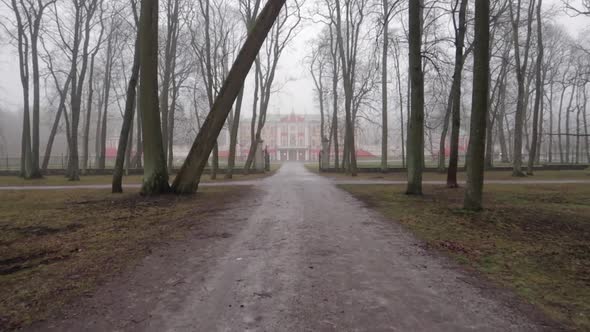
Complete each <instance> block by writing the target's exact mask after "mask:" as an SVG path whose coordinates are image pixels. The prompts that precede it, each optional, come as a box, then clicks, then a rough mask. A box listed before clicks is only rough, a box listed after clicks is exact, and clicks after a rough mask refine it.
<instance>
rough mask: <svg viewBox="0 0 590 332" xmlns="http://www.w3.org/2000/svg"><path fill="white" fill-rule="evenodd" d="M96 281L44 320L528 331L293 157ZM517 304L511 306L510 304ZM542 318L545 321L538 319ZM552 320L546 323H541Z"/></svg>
mask: <svg viewBox="0 0 590 332" xmlns="http://www.w3.org/2000/svg"><path fill="white" fill-rule="evenodd" d="M255 188H256V189H254V191H255V195H254V196H253V197H252V198H249V199H246V201H243V202H236V204H235V206H234V207H232V208H231V209H230V210H229V211H225V212H222V213H220V215H219V218H217V220H215V221H212V222H209V223H207V224H206V225H203V226H202V227H201V228H200V229H197V230H195V234H194V236H192V237H191V238H190V239H189V240H187V241H183V242H181V243H171V244H170V246H169V247H166V248H162V249H161V250H159V251H158V252H156V251H155V252H154V253H153V254H152V255H150V256H149V257H147V258H146V259H145V260H144V261H143V262H142V263H141V264H140V265H139V266H138V267H136V268H135V269H133V271H132V272H129V273H126V274H124V275H121V276H119V277H117V278H116V279H115V280H113V281H112V282H111V283H109V284H108V285H104V286H103V287H102V288H101V289H100V290H99V291H98V292H97V294H96V295H94V296H93V297H92V298H88V299H84V300H82V301H81V302H80V303H79V304H77V305H76V306H75V308H73V309H71V310H70V311H69V312H68V313H67V314H66V315H67V317H66V318H65V319H64V320H60V321H54V322H48V323H44V324H41V325H37V326H35V327H34V329H36V330H55V331H64V330H66V331H82V330H84V331H112V330H124V331H246V330H247V331H536V330H542V329H543V327H542V326H541V325H540V324H539V323H538V321H537V319H536V318H532V317H533V315H532V314H531V313H526V314H525V313H523V312H522V310H520V309H521V305H520V304H519V303H518V301H517V300H514V298H513V297H512V296H510V295H506V294H504V292H502V291H498V290H494V289H493V288H490V287H485V286H484V284H483V283H482V282H479V281H477V279H475V278H474V277H473V276H470V275H468V274H467V273H464V272H461V270H460V269H458V268H456V267H455V266H454V264H452V263H450V262H448V261H447V260H446V259H445V258H442V257H438V256H436V255H432V254H429V253H427V252H426V251H425V250H424V249H422V246H421V244H420V242H419V241H417V240H416V239H415V238H414V237H413V236H411V235H409V234H408V233H407V232H406V231H405V230H403V229H402V228H401V227H399V226H398V225H396V224H393V223H391V222H390V221H387V220H384V219H383V218H382V217H380V216H379V215H378V214H376V213H374V212H372V211H370V210H369V209H367V208H365V207H364V206H363V204H362V203H361V202H359V201H357V200H356V199H354V198H353V197H351V196H350V195H349V194H347V193H345V192H344V191H342V190H340V189H338V188H336V187H335V186H334V184H333V183H332V182H330V181H329V180H327V179H325V178H322V177H320V176H318V175H315V174H312V173H310V172H308V171H307V170H305V169H304V167H303V166H302V165H300V164H286V165H284V166H283V167H282V169H281V170H280V171H279V172H278V173H277V174H276V175H274V176H273V177H270V178H267V179H264V180H262V181H261V182H260V183H259V184H258V185H257V186H256V187H255ZM517 307H518V309H517ZM547 329H549V328H547ZM552 330H553V329H552Z"/></svg>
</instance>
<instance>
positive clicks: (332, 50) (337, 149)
mask: <svg viewBox="0 0 590 332" xmlns="http://www.w3.org/2000/svg"><path fill="white" fill-rule="evenodd" d="M335 43H337V42H336V41H335V40H334V33H333V29H332V26H330V55H331V59H332V128H333V133H334V138H333V140H334V168H336V169H338V167H339V165H340V144H339V142H338V72H339V70H338V69H339V67H338V52H337V50H336V49H337V46H336V45H335Z"/></svg>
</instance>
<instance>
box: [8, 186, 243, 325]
mask: <svg viewBox="0 0 590 332" xmlns="http://www.w3.org/2000/svg"><path fill="white" fill-rule="evenodd" d="M51 180H52V179H51V178H49V179H46V180H45V181H51ZM248 191H249V189H248V187H245V186H242V187H231V186H226V187H211V188H204V189H202V190H200V191H199V193H198V194H196V195H193V196H183V197H178V196H173V195H166V196H162V197H157V198H146V197H141V196H139V195H137V194H136V193H132V194H123V195H116V196H115V195H112V194H110V193H109V191H107V190H62V191H52V192H51V194H47V192H46V191H36V190H27V191H4V192H0V289H2V291H1V292H0V330H5V329H12V328H18V327H19V326H23V325H27V324H29V323H31V322H34V321H38V320H40V319H44V318H46V317H47V316H48V315H51V314H52V313H54V312H56V311H59V310H60V309H61V308H62V307H63V306H64V305H65V304H66V303H68V302H70V301H71V300H72V299H74V298H78V297H80V296H88V295H89V294H92V292H93V291H94V290H95V288H96V287H97V285H99V284H101V283H102V282H103V281H105V280H107V279H109V277H111V276H113V275H115V274H117V273H118V272H120V271H122V270H125V269H127V268H128V267H129V266H133V264H134V263H136V262H137V261H138V260H139V259H141V258H143V257H145V256H146V255H148V254H149V253H150V252H151V250H152V248H153V247H157V246H161V245H165V244H166V243H167V242H169V241H175V240H177V239H182V238H185V237H186V236H187V232H189V231H191V230H193V229H195V228H198V227H200V225H201V224H202V223H207V222H208V219H210V216H212V215H215V214H216V213H217V212H218V211H220V210H223V209H225V208H227V206H228V204H231V203H232V202H234V201H236V200H239V198H240V197H241V196H243V195H244V194H245V193H246V192H248ZM197 233H198V232H197ZM193 235H194V234H193ZM200 236H205V237H206V236H211V237H224V236H226V235H225V234H200Z"/></svg>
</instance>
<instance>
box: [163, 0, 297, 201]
mask: <svg viewBox="0 0 590 332" xmlns="http://www.w3.org/2000/svg"><path fill="white" fill-rule="evenodd" d="M285 1H286V0H275V1H268V2H267V3H266V5H265V6H264V8H263V9H262V11H261V12H260V15H259V16H258V19H257V20H256V24H255V25H254V26H253V28H252V29H251V30H250V32H249V34H248V38H247V39H246V42H245V43H244V46H243V47H242V49H241V51H240V53H239V54H238V57H237V58H236V60H235V62H234V65H233V66H232V69H231V70H230V72H229V74H228V77H227V78H226V80H225V82H224V84H223V87H222V88H221V90H220V92H219V94H218V95H217V98H216V100H215V103H214V105H213V108H212V109H211V112H209V114H208V115H207V119H206V120H205V123H204V124H203V127H202V128H201V130H200V131H199V134H198V135H197V138H196V140H195V142H194V143H193V146H192V147H191V150H190V152H189V155H188V157H187V159H186V161H185V162H184V164H183V165H182V168H181V169H180V172H179V173H178V175H177V176H176V178H175V179H174V183H173V186H172V188H173V190H174V192H176V193H178V194H187V193H193V192H195V191H196V190H197V186H198V181H199V179H200V177H201V174H202V173H203V169H204V168H205V165H206V163H207V159H208V157H209V155H210V153H211V150H212V149H213V147H214V145H215V143H216V140H217V137H218V136H219V133H220V132H221V129H222V128H223V125H224V123H225V121H226V119H227V116H228V114H229V112H230V111H231V108H232V106H233V104H234V101H235V99H236V97H237V95H238V94H239V92H240V90H241V88H242V86H243V84H244V80H245V79H246V76H247V75H248V72H249V71H250V68H251V67H252V64H253V63H254V60H255V59H256V55H257V54H258V52H259V50H260V48H261V47H262V44H263V43H264V40H265V39H266V36H267V35H268V32H269V31H270V29H271V28H272V25H273V24H274V22H275V20H276V18H277V17H278V15H279V13H280V11H281V8H282V7H283V5H284V4H285Z"/></svg>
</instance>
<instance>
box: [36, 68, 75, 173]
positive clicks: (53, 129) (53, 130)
mask: <svg viewBox="0 0 590 332" xmlns="http://www.w3.org/2000/svg"><path fill="white" fill-rule="evenodd" d="M70 82H71V78H69V77H68V79H67V80H66V83H65V85H64V87H63V89H61V91H59V94H60V97H59V106H58V108H57V114H56V115H55V120H54V122H53V126H52V127H51V132H50V133H49V138H48V139H47V146H46V147H45V155H44V156H43V164H42V166H41V169H42V170H43V171H44V172H45V171H46V170H47V167H48V166H49V160H50V158H51V150H52V149H53V141H54V140H55V135H56V134H57V128H58V127H59V121H60V119H61V115H62V113H63V110H64V108H65V106H66V98H67V95H68V94H67V91H68V88H69V85H70ZM56 83H57V81H56Z"/></svg>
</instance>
